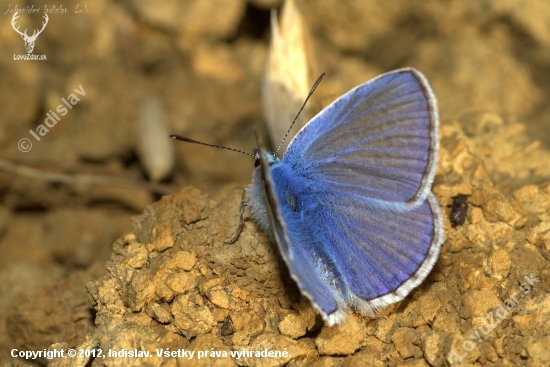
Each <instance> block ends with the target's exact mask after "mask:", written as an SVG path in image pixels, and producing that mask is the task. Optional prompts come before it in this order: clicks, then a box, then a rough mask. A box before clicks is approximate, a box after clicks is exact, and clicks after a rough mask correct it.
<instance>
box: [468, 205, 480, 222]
mask: <svg viewBox="0 0 550 367" xmlns="http://www.w3.org/2000/svg"><path fill="white" fill-rule="evenodd" d="M468 218H469V220H470V223H472V224H477V223H479V222H481V221H482V220H483V210H481V208H476V207H472V209H471V210H470V212H469V213H468Z"/></svg>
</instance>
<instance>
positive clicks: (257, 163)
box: [254, 157, 260, 167]
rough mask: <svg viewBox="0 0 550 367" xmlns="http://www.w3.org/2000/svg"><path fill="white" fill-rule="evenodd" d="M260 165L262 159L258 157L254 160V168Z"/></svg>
mask: <svg viewBox="0 0 550 367" xmlns="http://www.w3.org/2000/svg"><path fill="white" fill-rule="evenodd" d="M259 165H260V157H257V158H256V159H254V167H258V166H259Z"/></svg>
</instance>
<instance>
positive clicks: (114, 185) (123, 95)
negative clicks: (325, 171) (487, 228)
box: [0, 0, 550, 362]
mask: <svg viewBox="0 0 550 367" xmlns="http://www.w3.org/2000/svg"><path fill="white" fill-rule="evenodd" d="M281 6H282V1H279V0H248V1H247V0H215V1H199V0H186V1H180V0H165V1H144V0H119V1H113V0H95V1H93V2H81V1H75V0H62V1H55V2H49V1H40V2H32V1H0V44H1V47H0V81H1V83H0V195H1V196H0V362H3V361H4V360H5V359H6V358H7V357H8V356H9V352H8V351H9V350H10V349H11V348H15V347H17V348H23V347H24V348H26V349H35V350H36V349H43V348H47V347H48V346H49V345H50V344H51V343H53V342H58V341H68V342H69V343H70V344H73V343H74V345H76V344H79V343H81V342H82V341H83V338H84V336H85V335H86V333H87V332H89V331H90V330H92V329H93V327H94V326H93V313H92V311H90V308H89V307H90V306H89V303H88V302H87V295H86V291H85V284H86V282H88V281H89V280H91V279H96V278H98V277H100V276H101V274H102V272H103V271H104V263H105V261H107V260H108V259H109V257H110V254H111V244H112V242H113V241H114V240H115V239H116V238H118V237H120V236H122V235H124V234H126V233H128V232H131V230H132V227H131V217H132V216H134V215H137V214H139V213H141V212H142V211H143V210H144V209H145V208H146V206H147V205H148V204H150V203H152V202H154V201H156V200H158V198H159V197H160V196H161V195H163V194H168V193H170V192H174V191H175V190H178V189H179V188H181V187H183V186H188V185H192V186H195V187H197V188H198V189H200V190H202V191H204V192H206V193H208V194H209V195H211V197H213V198H214V199H216V200H221V199H223V198H224V197H226V196H227V195H228V194H229V193H231V192H232V190H235V189H236V188H243V187H245V186H246V185H247V184H248V183H249V181H250V177H251V172H252V168H253V165H252V160H251V159H250V157H246V156H244V155H239V154H237V153H233V152H228V151H224V150H219V149H212V148H207V147H202V146H198V145H194V144H186V143H182V142H176V141H173V140H169V139H168V138H167V135H168V134H179V135H184V136H187V137H189V138H192V139H195V140H199V141H204V142H207V143H212V144H221V145H225V146H229V147H233V148H236V149H241V150H244V151H248V152H251V151H252V147H253V146H254V145H255V141H254V133H253V129H254V127H257V128H259V129H260V131H261V132H262V133H263V134H264V135H265V136H266V139H267V131H268V130H267V128H266V127H265V118H264V113H263V112H262V86H263V83H264V78H265V77H264V75H265V73H266V70H265V68H266V65H267V60H268V52H269V44H270V35H271V27H270V19H271V9H272V8H276V9H280V7H281ZM296 7H297V8H298V9H299V11H300V13H301V14H302V17H303V22H304V26H305V29H306V31H305V32H306V33H307V38H308V42H309V46H308V50H309V51H308V52H309V53H308V55H309V56H308V57H309V58H310V59H309V62H311V64H312V65H314V70H316V73H317V74H314V75H312V76H309V78H310V79H311V77H313V80H310V79H308V83H309V86H310V85H311V84H312V83H313V81H314V80H315V79H316V77H317V76H318V75H319V74H320V73H321V72H326V77H325V80H324V81H323V83H322V84H321V88H320V89H319V92H316V93H317V95H316V96H315V97H316V99H317V102H315V101H313V102H312V106H313V107H312V109H313V110H315V109H319V108H321V107H322V106H323V105H326V103H327V102H326V101H327V100H328V101H330V100H332V99H334V98H335V97H337V96H339V95H341V94H342V93H345V92H346V91H348V90H349V89H351V88H352V87H354V86H356V85H358V84H361V83H363V82H365V81H367V80H369V79H371V78H373V77H375V76H377V75H379V74H381V73H383V72H386V71H390V70H393V69H396V68H401V67H407V66H411V67H415V68H417V69H418V70H420V71H421V72H423V73H424V74H425V75H426V76H427V78H428V80H429V81H430V83H431V85H432V87H433V89H434V92H435V94H436V96H437V98H438V101H439V108H440V118H441V120H442V123H445V122H446V121H460V122H461V123H463V124H465V125H467V124H468V121H469V116H472V115H473V114H474V115H475V114H478V113H483V112H485V111H490V112H496V113H498V114H500V115H501V116H503V117H504V118H505V119H507V120H519V121H522V122H524V123H525V124H526V126H527V130H528V133H529V136H530V138H532V140H533V141H535V140H539V141H540V142H541V144H543V145H545V146H546V147H550V134H549V133H548V132H549V129H550V105H549V104H548V102H547V101H548V100H549V98H550V2H549V1H548V0H530V1H528V2H525V1H522V0H467V1H464V0H428V1H426V0H388V1H384V2H380V1H375V0H368V1H367V0H352V1H347V2H341V1H337V0H296ZM33 9H34V10H38V12H37V13H32V10H33ZM45 9H46V11H47V12H46V14H47V15H48V17H47V22H46V18H45V17H44V10H45ZM19 10H23V13H21V14H19V16H18V17H17V16H16V17H14V11H19ZM28 10H30V11H31V13H30V14H29V13H27V11H28ZM16 29H17V30H18V31H20V32H22V33H23V31H24V30H25V29H27V33H26V34H27V35H28V36H29V37H30V36H31V35H32V34H33V30H40V29H42V32H41V33H40V34H38V36H37V38H36V40H35V45H34V50H33V51H32V54H33V55H37V56H38V57H42V58H44V56H43V55H45V58H46V59H45V60H34V61H26V60H21V58H22V57H25V56H26V55H27V50H26V48H25V42H24V40H23V39H22V36H21V34H20V33H18V32H17V31H16ZM312 70H313V69H312ZM75 90H77V91H75ZM71 95H73V96H71ZM63 109H65V114H63V115H62V112H63ZM56 111H57V112H56ZM59 111H61V112H59ZM52 112H53V113H56V116H57V118H58V119H56V121H57V120H58V121H57V122H55V124H54V121H53V119H51V114H52ZM312 113H313V112H311V113H310V114H312ZM48 114H50V115H48ZM48 118H49V120H47V119H48ZM283 120H284V119H283ZM288 123H290V121H288ZM465 130H466V131H467V126H466V128H465ZM31 131H32V133H31ZM38 138H39V139H40V140H38ZM25 139H26V140H25ZM275 140H276V139H275ZM29 143H30V144H31V145H32V146H31V145H29ZM549 163H550V162H549ZM46 319H47V320H50V321H48V322H45V321H44V320H46ZM39 321H40V322H39ZM66 324H71V325H75V327H72V328H71V327H61V326H60V325H66ZM76 326H77V327H76ZM8 359H9V358H8Z"/></svg>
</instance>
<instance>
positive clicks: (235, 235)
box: [223, 189, 248, 245]
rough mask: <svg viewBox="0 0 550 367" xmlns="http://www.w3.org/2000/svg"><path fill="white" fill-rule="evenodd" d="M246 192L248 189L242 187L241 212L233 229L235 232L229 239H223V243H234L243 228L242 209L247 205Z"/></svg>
mask: <svg viewBox="0 0 550 367" xmlns="http://www.w3.org/2000/svg"><path fill="white" fill-rule="evenodd" d="M247 193H248V190H247V189H244V190H243V195H242V196H241V213H240V216H239V225H238V226H237V231H235V234H234V235H233V237H231V238H230V239H229V240H226V241H223V243H225V244H227V245H230V244H233V243H235V241H237V239H238V238H239V235H240V234H241V232H242V230H243V224H244V211H245V209H246V208H247V207H248V202H247V201H246V199H245V198H244V197H245V195H246V194H247Z"/></svg>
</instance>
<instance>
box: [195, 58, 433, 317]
mask: <svg viewBox="0 0 550 367" xmlns="http://www.w3.org/2000/svg"><path fill="white" fill-rule="evenodd" d="M438 125H439V122H438V113H437V105H436V99H435V96H434V94H433V92H432V90H431V88H430V86H429V84H428V81H427V80H426V78H425V77H424V76H423V75H422V74H421V73H420V72H418V71H416V70H415V69H411V68H408V69H400V70H395V71H392V72H389V73H386V74H383V75H381V76H379V77H377V78H375V79H373V80H371V81H369V82H367V83H365V84H362V85H360V86H358V87H356V88H354V89H352V90H351V91H349V92H348V93H346V94H344V95H343V96H341V97H340V98H338V99H337V100H336V101H334V102H333V103H332V104H331V105H329V106H328V107H326V108H325V109H324V110H323V111H321V112H320V113H319V114H318V115H317V116H315V117H314V118H313V119H311V121H309V122H308V124H307V125H306V126H304V127H303V128H302V129H301V130H300V131H299V132H298V133H297V134H296V136H295V137H294V139H293V140H292V141H291V143H290V144H289V146H288V148H287V150H286V153H285V154H284V156H283V158H282V159H279V158H278V157H276V156H275V155H274V154H272V153H270V152H268V151H266V150H265V148H264V147H263V146H262V143H261V141H259V142H258V147H257V152H256V154H255V158H256V160H255V165H256V169H255V170H254V172H253V174H252V183H251V185H250V186H249V187H248V188H247V189H245V192H244V193H243V201H244V197H245V194H247V195H248V201H247V202H245V203H244V205H243V206H242V207H241V224H240V225H239V230H240V227H241V225H242V216H243V213H244V207H245V206H247V207H249V208H250V211H251V213H252V218H253V220H254V221H255V222H256V223H257V224H258V225H259V227H260V228H261V229H262V230H263V231H264V232H265V233H267V234H268V235H269V236H272V237H273V238H274V239H275V241H276V243H277V245H278V247H279V250H280V252H281V255H282V257H283V259H284V261H285V263H286V265H287V266H288V268H289V270H290V275H291V276H292V279H294V281H295V282H296V283H297V285H298V287H299V289H300V291H301V293H302V294H303V295H304V296H306V297H307V298H308V299H309V300H310V301H311V303H312V305H313V306H314V307H315V309H317V311H318V312H319V313H320V314H321V316H322V317H323V319H324V320H325V321H326V322H327V323H328V325H329V326H332V325H334V324H338V323H340V322H341V321H342V320H343V318H344V316H345V315H346V313H347V310H348V308H350V307H353V308H355V309H356V310H358V311H359V312H361V313H364V314H373V313H375V312H376V311H378V310H380V309H382V308H384V307H386V306H387V305H389V304H392V303H394V302H398V301H400V300H402V299H403V298H404V297H406V296H407V294H409V293H410V292H411V290H413V289H414V288H415V287H417V286H418V285H419V284H420V283H421V282H422V281H423V280H424V279H425V278H426V276H427V275H428V274H429V272H430V271H431V270H432V268H433V266H434V264H435V262H436V260H437V257H438V254H439V249H440V246H441V243H442V241H443V219H442V216H441V212H440V209H439V204H438V202H437V199H436V198H435V196H434V195H433V194H432V193H431V191H430V190H431V186H432V182H433V178H434V175H435V170H436V167H437V156H438V150H439V139H438ZM187 141H189V139H187ZM191 142H195V141H191ZM239 230H238V231H237V235H238V232H239ZM234 239H236V237H235V238H234Z"/></svg>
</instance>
